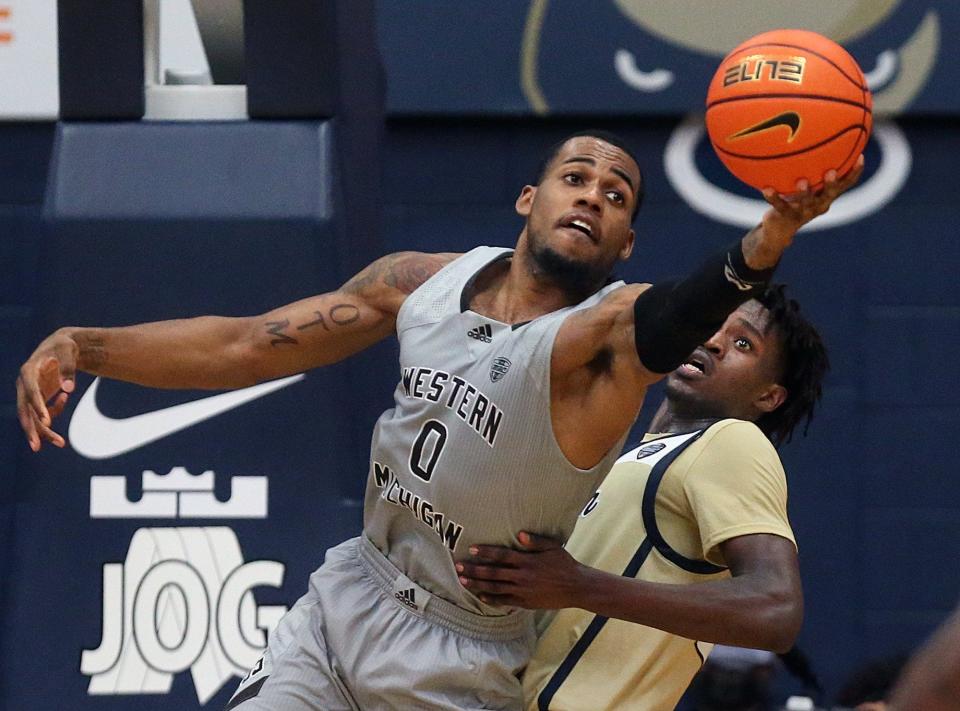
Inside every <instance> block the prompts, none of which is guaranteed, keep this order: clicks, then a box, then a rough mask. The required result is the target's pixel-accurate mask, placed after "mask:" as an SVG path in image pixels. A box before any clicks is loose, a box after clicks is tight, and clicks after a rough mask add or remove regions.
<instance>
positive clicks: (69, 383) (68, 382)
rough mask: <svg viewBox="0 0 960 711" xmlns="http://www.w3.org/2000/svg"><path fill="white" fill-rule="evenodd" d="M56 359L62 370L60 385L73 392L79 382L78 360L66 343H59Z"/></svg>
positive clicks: (66, 391) (61, 388)
mask: <svg viewBox="0 0 960 711" xmlns="http://www.w3.org/2000/svg"><path fill="white" fill-rule="evenodd" d="M56 354H57V357H56V360H57V364H58V366H59V370H60V373H59V374H60V382H59V383H58V386H59V388H58V389H60V390H63V392H65V393H72V392H73V388H74V387H75V386H76V382H77V362H76V358H75V356H74V353H73V351H72V350H70V349H69V348H68V347H67V346H65V345H58V346H57V349H56Z"/></svg>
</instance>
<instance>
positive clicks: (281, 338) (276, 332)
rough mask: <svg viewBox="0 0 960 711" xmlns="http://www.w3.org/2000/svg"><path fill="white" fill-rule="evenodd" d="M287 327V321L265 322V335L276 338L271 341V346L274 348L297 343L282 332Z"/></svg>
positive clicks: (288, 323)
mask: <svg viewBox="0 0 960 711" xmlns="http://www.w3.org/2000/svg"><path fill="white" fill-rule="evenodd" d="M289 325H290V320H289V319H283V320H282V321H267V333H269V334H270V335H271V336H276V338H274V339H271V341H270V345H271V346H276V345H280V344H283V343H291V344H293V345H296V344H297V343H299V341H298V340H297V339H296V338H291V337H290V336H288V335H287V334H285V333H284V332H283V329H285V328H287V327H288V326H289Z"/></svg>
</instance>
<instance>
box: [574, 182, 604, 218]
mask: <svg viewBox="0 0 960 711" xmlns="http://www.w3.org/2000/svg"><path fill="white" fill-rule="evenodd" d="M577 206H578V207H587V208H589V209H591V210H593V211H594V212H597V213H599V212H601V211H602V210H603V193H602V191H601V190H600V186H599V185H598V184H597V183H591V184H589V185H585V186H584V188H583V190H582V191H581V192H580V195H578V196H577Z"/></svg>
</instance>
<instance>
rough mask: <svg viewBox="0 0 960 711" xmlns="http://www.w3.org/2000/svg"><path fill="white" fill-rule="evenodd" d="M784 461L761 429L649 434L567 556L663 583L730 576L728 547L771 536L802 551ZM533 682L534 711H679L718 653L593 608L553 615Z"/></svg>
mask: <svg viewBox="0 0 960 711" xmlns="http://www.w3.org/2000/svg"><path fill="white" fill-rule="evenodd" d="M786 501H787V488H786V478H785V476H784V472H783V467H782V465H781V464H780V459H779V457H778V456H777V453H776V450H775V449H774V448H773V446H772V445H771V444H770V442H769V441H768V440H767V438H766V437H765V436H764V435H763V433H762V432H761V431H760V430H759V429H758V428H757V427H756V426H755V425H753V424H752V423H749V422H744V421H741V420H723V421H721V422H718V423H716V424H715V425H712V426H711V427H709V428H708V429H706V430H702V431H698V432H689V433H682V434H670V435H647V436H646V437H645V438H644V441H643V444H642V445H641V446H640V447H637V448H636V449H634V450H632V451H631V452H629V453H627V454H625V455H624V456H622V457H621V458H620V459H619V460H618V461H617V463H616V465H615V466H614V467H613V469H612V470H611V472H610V474H608V475H607V478H606V479H605V480H604V481H603V483H602V485H601V486H600V489H599V490H598V491H597V492H596V494H595V495H594V497H593V498H592V499H591V500H590V502H589V503H588V504H587V506H586V507H585V508H584V510H583V512H582V513H581V515H580V519H579V520H578V522H577V526H576V528H575V530H574V533H573V536H572V537H571V538H570V540H569V541H568V543H567V546H566V547H567V550H568V551H569V552H570V553H571V554H572V555H573V556H574V557H575V558H576V559H577V560H579V561H580V562H582V563H584V564H586V565H589V566H591V567H594V568H599V569H601V570H605V571H607V572H610V573H619V574H621V575H626V576H630V577H635V578H637V579H639V580H645V581H649V582H657V583H672V584H696V583H700V582H704V581H707V580H712V579H716V578H722V577H728V576H729V572H728V571H727V569H726V568H725V567H724V561H723V557H722V555H721V553H720V549H719V547H718V546H719V544H720V543H722V542H723V541H725V540H728V539H730V538H734V537H736V536H741V535H747V534H751V533H771V534H775V535H779V536H783V537H785V538H788V539H789V540H791V541H794V537H793V532H792V531H791V529H790V524H789V522H788V520H787V512H786ZM539 631H540V633H541V634H540V639H539V642H538V645H537V649H536V651H535V653H534V656H533V659H532V660H531V663H530V666H529V667H528V668H527V672H526V674H525V676H524V695H525V699H526V707H527V709H528V710H529V711H534V710H537V709H544V710H545V709H553V710H554V711H560V710H565V711H566V710H570V711H572V710H575V709H576V710H583V709H590V710H591V711H600V710H601V709H610V710H611V711H612V710H614V709H618V710H621V711H622V710H624V709H637V710H639V711H672V709H673V708H674V707H675V706H676V703H677V701H678V700H679V698H680V697H681V696H682V695H683V692H684V690H685V689H686V688H687V686H688V685H689V683H690V680H691V679H692V678H693V676H694V674H696V672H697V671H698V670H699V669H700V666H701V665H702V664H703V660H704V658H705V657H706V655H707V654H709V652H710V649H712V647H713V645H712V644H707V643H704V642H698V641H695V640H690V639H685V638H683V637H678V636H677V635H673V634H670V633H668V632H663V631H661V630H658V629H655V628H652V627H646V626H644V625H638V624H634V623H630V622H624V621H622V620H612V619H608V618H605V617H602V616H600V615H595V614H593V613H591V612H587V611H586V610H581V609H565V610H558V611H551V612H549V613H547V614H546V615H544V617H543V618H542V619H541V620H540V625H539Z"/></svg>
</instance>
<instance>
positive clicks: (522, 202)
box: [515, 185, 537, 217]
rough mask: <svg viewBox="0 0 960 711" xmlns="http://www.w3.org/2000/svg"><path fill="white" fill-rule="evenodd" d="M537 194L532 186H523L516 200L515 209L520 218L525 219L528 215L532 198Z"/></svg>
mask: <svg viewBox="0 0 960 711" xmlns="http://www.w3.org/2000/svg"><path fill="white" fill-rule="evenodd" d="M536 194H537V188H536V186H533V185H524V186H523V189H522V190H521V191H520V196H519V197H518V198H517V202H516V203H515V207H516V210H517V214H518V215H520V217H527V216H528V215H529V214H530V208H531V207H532V206H533V198H534V196H535V195H536Z"/></svg>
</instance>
